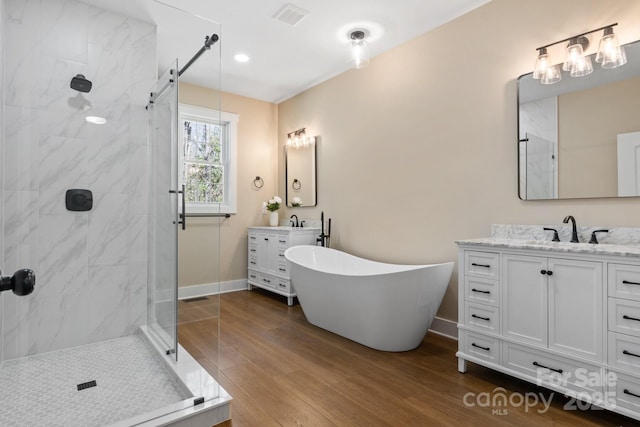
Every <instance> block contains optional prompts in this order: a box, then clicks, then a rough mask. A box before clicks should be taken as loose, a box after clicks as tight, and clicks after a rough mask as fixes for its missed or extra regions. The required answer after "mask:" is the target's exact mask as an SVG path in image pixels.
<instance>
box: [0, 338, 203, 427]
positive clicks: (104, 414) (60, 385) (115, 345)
mask: <svg viewBox="0 0 640 427" xmlns="http://www.w3.org/2000/svg"><path fill="white" fill-rule="evenodd" d="M154 351H155V350H154V349H152V348H151V347H150V346H149V345H148V344H147V343H146V342H145V340H144V338H143V337H142V336H139V335H131V336H127V337H124V338H118V339H115V340H110V341H104V342H99V343H94V344H88V345H85V346H81V347H74V348H70V349H65V350H59V351H54V352H50V353H44V354H38V355H35V356H29V357H23V358H20V359H13V360H9V361H6V362H3V363H2V364H0V402H2V404H1V405H0V426H6V427H8V426H20V427H25V426H43V425H46V426H51V427H53V426H65V427H68V426H82V427H86V426H102V425H107V424H111V423H115V422H117V421H121V420H124V419H127V418H129V417H132V416H135V415H139V414H142V413H145V412H149V411H152V410H154V409H160V408H162V407H164V406H167V405H170V404H173V403H176V402H178V401H181V400H184V399H187V398H189V397H191V394H189V393H188V392H186V391H185V390H183V388H182V387H181V385H180V384H179V383H178V382H177V380H176V379H175V377H174V376H173V374H171V373H170V372H168V371H167V370H166V368H165V367H164V365H163V362H162V361H161V360H159V358H158V356H157V355H156V354H154ZM92 381H95V384H96V385H95V386H91V385H92V383H91V382H92ZM84 383H89V384H88V385H86V388H84V389H82V390H78V388H79V387H78V385H79V384H84Z"/></svg>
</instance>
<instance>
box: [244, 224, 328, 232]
mask: <svg viewBox="0 0 640 427" xmlns="http://www.w3.org/2000/svg"><path fill="white" fill-rule="evenodd" d="M249 228H252V229H260V230H269V231H318V230H320V227H312V226H309V227H307V226H305V227H291V226H288V225H286V226H285V225H279V226H277V227H271V226H269V225H252V226H250V227H249Z"/></svg>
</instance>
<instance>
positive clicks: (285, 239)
mask: <svg viewBox="0 0 640 427" xmlns="http://www.w3.org/2000/svg"><path fill="white" fill-rule="evenodd" d="M248 234H249V236H248V250H249V253H248V264H249V265H248V277H247V286H248V288H249V290H251V289H252V287H253V286H257V287H259V288H263V289H267V290H269V291H271V292H275V293H277V294H280V295H283V296H286V297H287V303H288V304H289V305H293V297H295V296H296V292H295V290H294V289H293V287H292V286H291V280H290V277H289V265H288V263H287V260H286V259H285V257H284V251H286V250H287V249H288V248H290V247H292V246H297V245H314V244H315V243H316V238H317V236H318V234H319V230H318V229H316V228H300V227H249V233H248Z"/></svg>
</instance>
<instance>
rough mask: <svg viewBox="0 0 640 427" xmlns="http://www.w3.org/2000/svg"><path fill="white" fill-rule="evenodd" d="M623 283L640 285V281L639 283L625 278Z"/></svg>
mask: <svg viewBox="0 0 640 427" xmlns="http://www.w3.org/2000/svg"><path fill="white" fill-rule="evenodd" d="M622 283H624V284H625V285H638V286H640V283H638V282H630V281H629V280H623V281H622Z"/></svg>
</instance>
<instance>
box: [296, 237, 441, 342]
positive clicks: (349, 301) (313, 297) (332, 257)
mask: <svg viewBox="0 0 640 427" xmlns="http://www.w3.org/2000/svg"><path fill="white" fill-rule="evenodd" d="M284 256H285V257H286V259H287V260H288V261H289V262H290V267H291V268H290V274H291V283H292V285H293V287H294V288H295V291H296V293H297V295H298V300H299V301H300V306H301V307H302V311H303V312H304V314H305V316H306V317H307V320H308V321H309V322H310V323H311V324H313V325H316V326H319V327H321V328H323V329H326V330H328V331H331V332H333V333H335V334H338V335H341V336H343V337H345V338H349V339H350V340H353V341H356V342H358V343H360V344H363V345H366V346H367V347H371V348H374V349H376V350H383V351H407V350H412V349H414V348H416V347H418V346H419V345H420V343H421V342H422V339H423V338H424V336H425V334H426V333H427V330H428V329H429V326H430V325H431V322H432V321H433V318H434V317H435V315H436V312H437V310H438V307H439V306H440V303H441V302H442V297H443V296H444V292H445V290H446V289H447V284H448V283H449V278H450V277H451V271H452V270H453V262H448V263H444V264H432V265H395V264H384V263H380V262H375V261H370V260H366V259H363V258H358V257H356V256H353V255H349V254H347V253H345V252H341V251H337V250H335V249H329V248H324V247H321V246H294V247H292V248H289V249H287V251H286V252H285V253H284Z"/></svg>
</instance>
